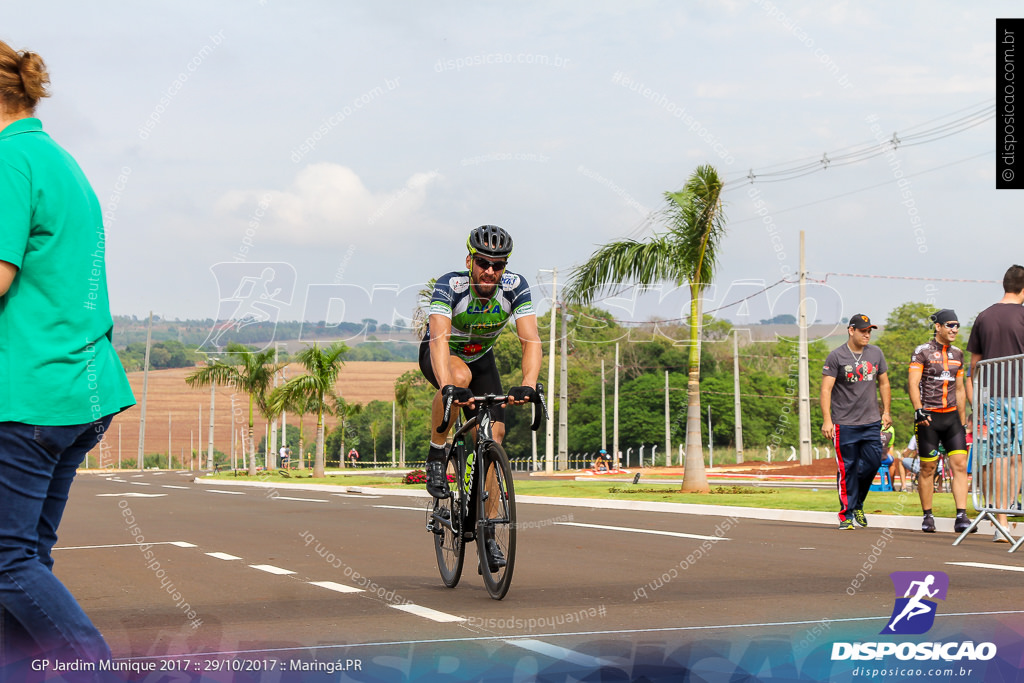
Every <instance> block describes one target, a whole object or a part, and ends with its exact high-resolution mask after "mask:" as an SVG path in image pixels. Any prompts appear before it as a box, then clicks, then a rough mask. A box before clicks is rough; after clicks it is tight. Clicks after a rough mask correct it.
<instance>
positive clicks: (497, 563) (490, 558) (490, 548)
mask: <svg viewBox="0 0 1024 683" xmlns="http://www.w3.org/2000/svg"><path fill="white" fill-rule="evenodd" d="M484 545H485V547H486V548H487V566H488V568H490V570H491V572H492V573H493V572H496V571H498V570H499V569H501V568H502V567H504V566H505V565H506V564H507V563H506V562H505V555H504V553H502V552H501V548H499V547H498V542H497V541H495V540H494V539H493V538H488V539H487V543H485V544H484Z"/></svg>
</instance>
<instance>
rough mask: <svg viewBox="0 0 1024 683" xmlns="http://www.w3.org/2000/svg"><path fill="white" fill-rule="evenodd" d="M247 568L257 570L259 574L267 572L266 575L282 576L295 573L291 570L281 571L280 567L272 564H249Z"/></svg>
mask: <svg viewBox="0 0 1024 683" xmlns="http://www.w3.org/2000/svg"><path fill="white" fill-rule="evenodd" d="M249 566H250V567H252V568H253V569H259V570H260V571H261V572H267V573H268V574H281V575H284V574H294V573H295V572H293V571H292V570H291V569H281V568H280V567H275V566H274V565H272V564H250V565H249Z"/></svg>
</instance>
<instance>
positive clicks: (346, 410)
mask: <svg viewBox="0 0 1024 683" xmlns="http://www.w3.org/2000/svg"><path fill="white" fill-rule="evenodd" d="M361 412H363V406H362V404H360V403H349V402H348V401H346V400H345V399H343V398H342V397H340V396H338V397H337V398H335V400H334V408H333V410H332V411H331V413H332V414H334V415H336V416H337V417H339V418H340V419H341V448H340V457H339V461H340V463H341V466H342V467H345V458H346V457H347V455H348V454H347V453H346V452H345V434H346V433H347V432H348V423H349V420H350V419H351V418H353V417H355V416H356V415H358V414H359V413H361Z"/></svg>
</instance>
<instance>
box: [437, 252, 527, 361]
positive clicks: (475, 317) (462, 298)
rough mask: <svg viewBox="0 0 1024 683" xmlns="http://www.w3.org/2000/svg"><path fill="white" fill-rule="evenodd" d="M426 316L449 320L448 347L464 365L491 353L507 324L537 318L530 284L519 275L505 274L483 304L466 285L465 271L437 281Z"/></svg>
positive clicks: (445, 276)
mask: <svg viewBox="0 0 1024 683" xmlns="http://www.w3.org/2000/svg"><path fill="white" fill-rule="evenodd" d="M429 313H430V315H443V316H444V317H446V318H450V319H451V321H452V334H451V337H450V338H449V340H448V348H449V349H451V352H452V354H453V355H455V356H457V357H459V358H461V359H462V360H464V361H466V362H467V363H469V362H472V361H474V360H476V359H478V358H480V357H481V356H483V355H484V354H485V353H487V352H488V351H490V349H491V347H492V346H494V342H496V341H497V340H498V335H499V334H501V331H502V329H504V327H505V325H507V324H508V323H509V322H515V321H516V320H518V319H519V318H522V317H523V316H527V315H536V313H535V312H534V310H533V300H532V299H531V298H530V285H529V284H528V283H527V282H526V279H525V278H523V277H522V276H521V275H517V274H516V273H509V272H506V273H505V274H504V275H502V277H501V282H500V283H499V284H498V285H497V286H496V287H495V288H494V295H493V296H491V298H490V299H488V300H487V301H482V300H480V299H478V298H477V297H476V295H475V294H474V293H473V288H472V287H470V286H469V271H467V270H457V271H452V272H450V273H446V274H444V275H442V276H441V277H439V278H438V279H437V284H435V285H434V293H433V295H432V296H431V297H430V311H429Z"/></svg>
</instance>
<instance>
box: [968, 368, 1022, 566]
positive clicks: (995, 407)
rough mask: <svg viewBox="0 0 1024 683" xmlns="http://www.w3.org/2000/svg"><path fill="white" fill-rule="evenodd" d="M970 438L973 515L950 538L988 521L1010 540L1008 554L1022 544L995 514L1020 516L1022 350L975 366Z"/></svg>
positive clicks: (969, 531)
mask: <svg viewBox="0 0 1024 683" xmlns="http://www.w3.org/2000/svg"><path fill="white" fill-rule="evenodd" d="M972 379H973V381H974V397H973V401H972V406H973V412H974V424H973V430H974V439H973V443H972V445H971V455H970V458H971V477H972V484H971V493H972V503H973V505H974V509H975V510H976V511H977V512H978V513H979V514H978V515H977V517H975V519H974V522H973V523H972V524H971V527H969V528H968V529H967V530H966V531H964V532H963V533H962V534H960V536H958V537H957V539H956V540H955V541H953V545H957V544H958V543H960V541H962V540H963V539H964V538H965V537H966V536H967V534H969V533H971V529H973V528H974V527H976V526H977V525H978V524H979V523H980V522H981V521H982V520H985V519H987V520H989V521H990V522H992V524H993V525H994V526H995V528H996V533H997V534H1000V535H1002V536H1003V537H1004V538H1005V539H1006V540H1007V541H1009V542H1010V543H1012V545H1011V547H1010V551H1009V552H1011V553H1012V552H1014V551H1015V550H1017V549H1018V548H1019V547H1020V546H1021V545H1022V544H1024V536H1022V537H1021V538H1020V539H1018V540H1015V539H1014V538H1013V535H1012V534H1011V533H1010V530H1009V529H1007V528H1006V527H1004V526H1003V525H1002V524H1000V523H999V522H998V520H997V519H996V515H1007V516H1011V517H1012V516H1022V515H1024V511H1022V510H1021V500H1022V497H1024V488H1022V484H1024V478H1022V476H1021V474H1022V471H1021V450H1022V448H1021V446H1022V437H1024V424H1022V423H1021V422H1022V418H1024V415H1022V412H1024V354H1021V355H1018V356H1007V357H1005V358H992V359H986V360H982V361H980V362H979V363H978V365H977V366H976V367H975V374H974V376H973V377H972Z"/></svg>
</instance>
